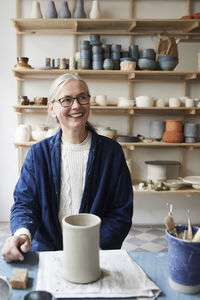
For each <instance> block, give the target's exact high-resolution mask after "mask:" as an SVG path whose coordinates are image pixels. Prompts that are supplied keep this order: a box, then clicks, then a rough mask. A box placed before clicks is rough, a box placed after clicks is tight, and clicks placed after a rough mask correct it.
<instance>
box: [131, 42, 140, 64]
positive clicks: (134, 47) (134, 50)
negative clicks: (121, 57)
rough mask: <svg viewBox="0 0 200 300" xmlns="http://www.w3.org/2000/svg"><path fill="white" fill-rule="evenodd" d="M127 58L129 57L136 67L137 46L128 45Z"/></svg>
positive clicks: (137, 57)
mask: <svg viewBox="0 0 200 300" xmlns="http://www.w3.org/2000/svg"><path fill="white" fill-rule="evenodd" d="M129 57H131V58H132V59H133V61H135V62H136V66H137V62H138V59H139V49H138V45H130V46H129Z"/></svg>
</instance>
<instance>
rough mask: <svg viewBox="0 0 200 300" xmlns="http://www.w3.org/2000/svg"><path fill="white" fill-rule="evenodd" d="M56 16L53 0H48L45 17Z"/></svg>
mask: <svg viewBox="0 0 200 300" xmlns="http://www.w3.org/2000/svg"><path fill="white" fill-rule="evenodd" d="M57 17H58V13H57V10H56V6H55V3H54V1H49V3H48V6H47V10H46V13H45V18H47V19H48V18H50V19H51V18H57Z"/></svg>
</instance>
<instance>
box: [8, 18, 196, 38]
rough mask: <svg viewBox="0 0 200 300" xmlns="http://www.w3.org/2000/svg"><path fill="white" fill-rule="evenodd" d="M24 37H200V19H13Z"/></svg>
mask: <svg viewBox="0 0 200 300" xmlns="http://www.w3.org/2000/svg"><path fill="white" fill-rule="evenodd" d="M12 22H13V24H14V26H15V28H16V29H17V31H18V33H21V34H25V33H28V34H36V33H45V34H47V33H50V34H55V31H62V32H63V33H64V34H67V33H69V34H72V33H73V34H79V35H80V34H87V33H96V32H98V33H101V34H117V35H119V34H124V35H152V34H155V33H161V34H164V35H168V34H170V35H182V36H198V35H199V34H200V20H198V19H189V20H182V19H98V20H94V19H29V18H27V19H26V18H24V19H21V18H20V19H18V18H17V19H12Z"/></svg>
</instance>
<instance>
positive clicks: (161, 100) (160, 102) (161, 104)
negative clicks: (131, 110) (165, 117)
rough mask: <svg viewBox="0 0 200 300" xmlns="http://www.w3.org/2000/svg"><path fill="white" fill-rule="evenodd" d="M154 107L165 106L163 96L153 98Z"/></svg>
mask: <svg viewBox="0 0 200 300" xmlns="http://www.w3.org/2000/svg"><path fill="white" fill-rule="evenodd" d="M155 105H156V107H165V99H164V98H158V99H156V100H155Z"/></svg>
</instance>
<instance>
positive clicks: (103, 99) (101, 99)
mask: <svg viewBox="0 0 200 300" xmlns="http://www.w3.org/2000/svg"><path fill="white" fill-rule="evenodd" d="M96 104H98V105H101V106H105V105H107V96H106V95H97V96H96Z"/></svg>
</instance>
